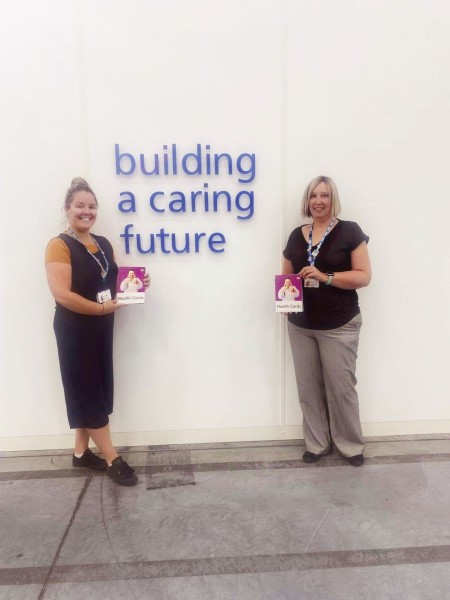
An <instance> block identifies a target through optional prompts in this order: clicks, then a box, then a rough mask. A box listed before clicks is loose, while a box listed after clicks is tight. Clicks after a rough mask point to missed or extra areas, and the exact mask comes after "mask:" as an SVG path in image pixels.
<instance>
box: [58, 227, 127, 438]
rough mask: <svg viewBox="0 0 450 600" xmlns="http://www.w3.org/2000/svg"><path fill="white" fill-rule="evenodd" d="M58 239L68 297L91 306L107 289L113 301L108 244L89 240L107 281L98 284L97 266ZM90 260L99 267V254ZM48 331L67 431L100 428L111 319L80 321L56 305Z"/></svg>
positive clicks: (113, 269) (108, 383)
mask: <svg viewBox="0 0 450 600" xmlns="http://www.w3.org/2000/svg"><path fill="white" fill-rule="evenodd" d="M59 237H60V238H61V239H62V240H63V241H64V242H65V244H67V246H68V248H69V250H70V257H71V265H72V288H71V290H72V292H75V293H76V294H79V295H80V296H83V298H87V299H88V300H92V301H93V302H96V301H97V293H98V292H101V291H103V290H106V289H109V290H110V292H111V298H114V297H115V295H116V280H117V272H118V268H117V265H116V263H115V262H114V254H113V249H112V246H111V244H110V243H109V242H108V240H107V239H106V238H104V237H101V236H98V235H95V236H92V237H94V238H95V239H96V240H97V243H98V245H99V246H100V248H101V249H102V250H103V252H104V253H105V256H106V258H107V259H108V262H109V270H108V275H107V277H106V280H105V281H103V279H102V276H101V271H100V267H99V265H98V264H97V262H96V261H95V260H94V259H93V258H92V256H91V255H90V254H89V252H88V251H87V250H86V248H85V246H84V245H83V244H81V243H80V242H78V241H77V240H75V239H73V238H72V237H71V236H70V235H68V234H65V233H62V234H61V235H60V236H59ZM95 256H96V258H97V259H98V260H99V261H100V263H101V264H102V265H103V266H105V265H104V262H105V261H104V258H103V256H102V255H101V253H100V252H97V253H96V254H95ZM53 327H54V330H55V335H56V342H57V346H58V356H59V364H60V368H61V377H62V383H63V387H64V396H65V400H66V407H67V416H68V418H69V425H70V428H71V429H74V428H89V429H99V428H100V427H104V426H105V425H107V424H108V423H109V415H110V414H111V413H112V410H113V398H114V378H113V329H114V313H113V314H109V315H103V316H95V315H81V314H79V313H76V312H73V311H71V310H69V309H67V308H64V306H61V305H60V304H58V303H56V311H55V318H54V321H53Z"/></svg>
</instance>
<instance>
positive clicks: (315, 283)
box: [305, 277, 319, 288]
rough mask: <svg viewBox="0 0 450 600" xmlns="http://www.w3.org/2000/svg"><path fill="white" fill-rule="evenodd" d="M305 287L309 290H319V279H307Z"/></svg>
mask: <svg viewBox="0 0 450 600" xmlns="http://www.w3.org/2000/svg"><path fill="white" fill-rule="evenodd" d="M305 287H307V288H318V287H319V282H318V281H317V279H313V278H312V277H307V278H306V279H305Z"/></svg>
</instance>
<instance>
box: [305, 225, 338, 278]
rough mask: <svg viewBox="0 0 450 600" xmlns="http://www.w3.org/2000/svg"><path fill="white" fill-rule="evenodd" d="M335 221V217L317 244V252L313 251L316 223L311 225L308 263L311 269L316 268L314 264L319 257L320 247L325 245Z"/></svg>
mask: <svg viewBox="0 0 450 600" xmlns="http://www.w3.org/2000/svg"><path fill="white" fill-rule="evenodd" d="M334 221H335V218H334V217H333V218H332V219H331V223H330V224H329V225H328V227H327V230H326V231H325V233H324V234H323V238H322V239H321V240H320V242H319V243H318V244H317V246H316V249H315V250H312V232H313V227H314V223H311V227H310V228H309V243H308V262H309V264H310V265H311V267H313V266H314V263H315V262H316V258H317V255H318V254H319V250H320V247H321V246H322V244H323V242H324V240H325V238H326V237H327V235H328V234H329V233H330V231H331V228H332V227H333V223H334Z"/></svg>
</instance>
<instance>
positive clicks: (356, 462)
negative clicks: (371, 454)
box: [347, 454, 364, 467]
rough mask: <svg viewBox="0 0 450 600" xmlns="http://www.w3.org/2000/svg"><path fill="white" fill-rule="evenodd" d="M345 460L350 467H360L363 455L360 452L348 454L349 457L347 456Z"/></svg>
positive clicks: (362, 462)
mask: <svg viewBox="0 0 450 600" xmlns="http://www.w3.org/2000/svg"><path fill="white" fill-rule="evenodd" d="M347 460H348V462H349V463H350V464H351V465H352V467H361V466H362V465H363V464H364V456H363V455H362V454H357V455H356V456H350V457H349V458H347Z"/></svg>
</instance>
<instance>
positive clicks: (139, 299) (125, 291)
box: [116, 267, 145, 304]
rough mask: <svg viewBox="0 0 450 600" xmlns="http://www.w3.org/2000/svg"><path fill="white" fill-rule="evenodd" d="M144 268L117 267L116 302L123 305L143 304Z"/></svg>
mask: <svg viewBox="0 0 450 600" xmlns="http://www.w3.org/2000/svg"><path fill="white" fill-rule="evenodd" d="M144 276H145V267H119V274H118V275H117V296H116V297H117V300H119V302H123V303H124V304H143V303H144V302H145V286H144Z"/></svg>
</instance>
